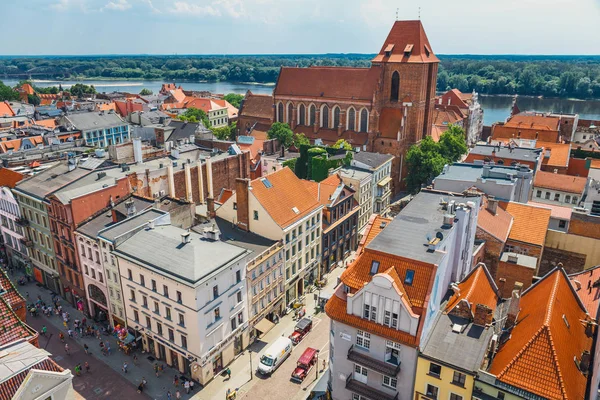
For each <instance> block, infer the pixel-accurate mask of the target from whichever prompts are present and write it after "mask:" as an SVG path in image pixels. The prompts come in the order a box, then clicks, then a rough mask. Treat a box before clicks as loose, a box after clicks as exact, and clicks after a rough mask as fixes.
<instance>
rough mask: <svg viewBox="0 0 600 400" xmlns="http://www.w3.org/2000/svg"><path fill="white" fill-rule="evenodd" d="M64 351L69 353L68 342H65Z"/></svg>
mask: <svg viewBox="0 0 600 400" xmlns="http://www.w3.org/2000/svg"><path fill="white" fill-rule="evenodd" d="M65 353H67V355H70V354H71V353H69V343H65Z"/></svg>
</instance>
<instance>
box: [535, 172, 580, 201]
mask: <svg viewBox="0 0 600 400" xmlns="http://www.w3.org/2000/svg"><path fill="white" fill-rule="evenodd" d="M586 184H587V178H583V177H580V176H571V175H563V174H555V173H552V172H546V171H538V172H537V173H536V174H535V179H534V180H533V186H534V187H536V188H543V189H553V190H560V191H561V192H567V193H574V194H578V195H581V194H583V191H584V189H585V186H586Z"/></svg>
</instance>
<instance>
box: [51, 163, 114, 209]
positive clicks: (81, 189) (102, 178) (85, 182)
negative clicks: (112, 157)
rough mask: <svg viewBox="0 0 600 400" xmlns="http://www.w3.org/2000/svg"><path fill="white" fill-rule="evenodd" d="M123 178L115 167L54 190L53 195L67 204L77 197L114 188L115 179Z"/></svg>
mask: <svg viewBox="0 0 600 400" xmlns="http://www.w3.org/2000/svg"><path fill="white" fill-rule="evenodd" d="M123 176H125V174H124V173H123V172H122V170H121V168H117V167H115V168H110V169H103V170H98V171H97V173H91V174H88V175H87V176H84V177H82V178H81V179H78V180H76V181H73V182H71V183H69V184H68V185H66V186H64V187H63V188H61V189H58V190H56V191H55V192H54V195H55V196H56V198H57V199H58V200H59V201H60V202H62V203H63V204H67V203H69V202H70V201H71V200H72V199H75V198H77V197H80V196H83V195H85V194H88V193H92V192H95V191H97V190H100V189H103V188H106V187H109V186H114V185H116V182H117V179H118V178H120V177H123ZM115 200H116V199H115ZM107 205H108V204H107Z"/></svg>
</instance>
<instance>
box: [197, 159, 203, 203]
mask: <svg viewBox="0 0 600 400" xmlns="http://www.w3.org/2000/svg"><path fill="white" fill-rule="evenodd" d="M196 167H197V168H198V202H199V203H200V204H204V177H203V176H202V160H198V161H196Z"/></svg>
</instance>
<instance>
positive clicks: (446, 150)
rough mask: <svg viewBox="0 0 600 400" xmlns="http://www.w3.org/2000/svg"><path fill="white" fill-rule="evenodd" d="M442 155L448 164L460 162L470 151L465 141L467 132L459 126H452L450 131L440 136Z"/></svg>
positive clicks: (449, 128)
mask: <svg viewBox="0 0 600 400" xmlns="http://www.w3.org/2000/svg"><path fill="white" fill-rule="evenodd" d="M439 145H440V153H441V154H442V156H443V157H444V158H445V159H446V160H448V162H451V163H453V162H456V161H458V160H460V158H461V157H462V155H463V154H465V153H466V152H467V150H468V148H467V143H466V141H465V131H464V129H463V128H461V127H460V126H458V125H450V126H449V127H448V130H447V131H446V132H444V133H442V135H441V136H440V141H439Z"/></svg>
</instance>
